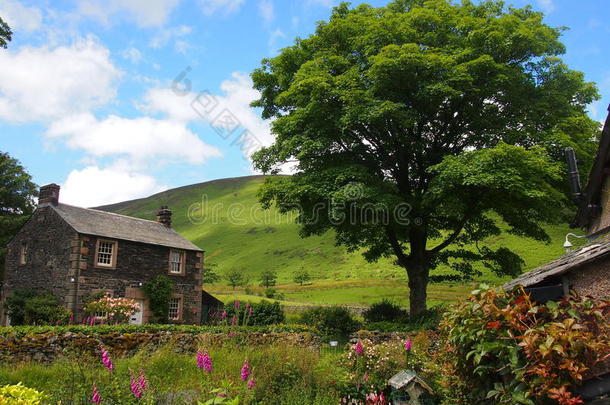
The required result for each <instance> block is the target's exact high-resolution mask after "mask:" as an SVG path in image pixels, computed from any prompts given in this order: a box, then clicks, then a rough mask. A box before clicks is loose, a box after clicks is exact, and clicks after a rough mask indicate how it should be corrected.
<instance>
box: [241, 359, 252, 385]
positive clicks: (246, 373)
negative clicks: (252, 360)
mask: <svg viewBox="0 0 610 405" xmlns="http://www.w3.org/2000/svg"><path fill="white" fill-rule="evenodd" d="M248 377H250V366H249V365H248V361H247V360H246V361H244V365H243V366H242V367H241V380H242V381H246V380H247V379H248Z"/></svg>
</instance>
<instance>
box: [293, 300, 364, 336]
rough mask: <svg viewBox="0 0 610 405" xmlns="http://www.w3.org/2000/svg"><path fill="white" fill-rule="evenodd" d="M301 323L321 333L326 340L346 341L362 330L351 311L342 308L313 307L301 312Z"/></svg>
mask: <svg viewBox="0 0 610 405" xmlns="http://www.w3.org/2000/svg"><path fill="white" fill-rule="evenodd" d="M299 321H300V323H303V324H305V325H309V326H312V327H314V328H316V329H317V330H318V331H320V334H321V335H322V336H323V337H324V338H325V339H331V340H332V339H336V340H342V341H344V340H346V339H347V338H348V337H349V335H350V333H352V332H355V331H357V330H358V329H359V328H360V323H359V322H358V321H357V320H355V319H354V318H353V316H352V314H351V313H350V312H349V310H348V309H347V308H345V307H340V306H329V307H313V308H308V309H306V310H305V311H303V312H301V315H300V320H299Z"/></svg>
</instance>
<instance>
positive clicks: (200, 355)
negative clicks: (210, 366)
mask: <svg viewBox="0 0 610 405" xmlns="http://www.w3.org/2000/svg"><path fill="white" fill-rule="evenodd" d="M197 368H203V353H201V352H200V351H198V352H197Z"/></svg>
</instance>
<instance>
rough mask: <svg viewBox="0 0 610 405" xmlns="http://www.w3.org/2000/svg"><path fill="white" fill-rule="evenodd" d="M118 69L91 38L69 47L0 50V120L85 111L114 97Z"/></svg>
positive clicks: (44, 117)
mask: <svg viewBox="0 0 610 405" xmlns="http://www.w3.org/2000/svg"><path fill="white" fill-rule="evenodd" d="M120 76H121V72H120V71H119V70H118V69H117V68H116V67H115V66H114V65H113V64H112V61H111V60H110V52H109V51H108V49H106V48H105V47H103V46H101V45H100V44H98V43H96V42H95V41H94V40H93V39H92V38H91V37H89V38H87V39H81V40H78V41H76V42H75V43H74V44H72V45H70V46H59V47H56V48H52V49H51V48H48V47H40V48H34V47H23V48H20V49H19V50H18V51H16V52H15V51H11V50H9V51H5V52H1V53H0V119H3V120H6V121H9V122H31V121H46V120H52V119H56V118H59V117H63V116H66V115H70V114H75V113H81V112H85V111H89V110H90V109H92V108H94V107H97V106H100V105H103V104H106V103H108V102H109V101H110V100H112V99H113V98H114V97H115V95H116V87H115V85H116V81H117V80H118V78H119V77H120Z"/></svg>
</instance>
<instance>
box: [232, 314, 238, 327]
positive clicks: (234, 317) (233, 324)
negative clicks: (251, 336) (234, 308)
mask: <svg viewBox="0 0 610 405" xmlns="http://www.w3.org/2000/svg"><path fill="white" fill-rule="evenodd" d="M236 323H237V317H236V316H235V315H233V318H231V326H235V324H236Z"/></svg>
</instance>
